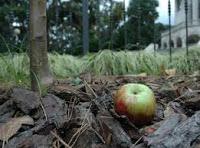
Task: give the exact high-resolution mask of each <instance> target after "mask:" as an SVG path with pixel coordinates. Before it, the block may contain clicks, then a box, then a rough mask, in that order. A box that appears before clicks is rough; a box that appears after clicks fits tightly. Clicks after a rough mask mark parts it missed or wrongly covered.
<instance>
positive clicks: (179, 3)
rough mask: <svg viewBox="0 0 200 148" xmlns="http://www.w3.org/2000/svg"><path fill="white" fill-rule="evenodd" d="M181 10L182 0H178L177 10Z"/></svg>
mask: <svg viewBox="0 0 200 148" xmlns="http://www.w3.org/2000/svg"><path fill="white" fill-rule="evenodd" d="M180 10H181V0H176V11H177V12H178V11H180Z"/></svg>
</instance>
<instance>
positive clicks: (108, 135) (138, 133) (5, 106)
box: [0, 69, 200, 148]
mask: <svg viewBox="0 0 200 148" xmlns="http://www.w3.org/2000/svg"><path fill="white" fill-rule="evenodd" d="M77 79H78V80H79V82H78V83H74V81H75V80H77ZM126 83H142V84H145V85H148V86H149V87H151V88H152V90H153V91H154V93H155V96H156V102H157V109H156V116H155V118H154V120H153V121H152V123H151V124H149V125H146V126H141V127H137V126H135V125H134V124H132V123H131V122H130V121H129V120H128V118H127V117H125V116H119V115H118V114H117V113H116V112H115V111H114V109H113V100H112V96H113V93H114V92H115V91H116V90H117V89H118V88H119V87H120V86H122V85H123V84H126ZM0 92H2V94H0V96H1V97H0V98H2V99H1V100H0V109H1V114H0V140H2V142H0V146H1V147H2V146H4V147H8V148H20V147H44V148H48V147H53V148H62V147H68V148H72V147H73V148H80V147H81V148H108V147H109V148H129V147H131V148H133V147H134V148H139V147H140V148H141V147H142V148H145V147H152V148H165V147H167V148H168V147H169V148H173V147H174V148H177V147H178V148H179V147H180V148H188V147H191V148H198V147H199V146H200V75H198V74H195V75H190V76H179V75H178V74H176V70H175V69H169V70H166V71H165V75H164V76H159V77H158V76H157V77H156V76H147V75H146V74H145V75H144V74H141V75H138V76H137V75H126V76H94V75H91V74H88V73H87V74H82V75H81V76H80V77H77V78H75V79H72V78H69V79H63V80H57V81H56V83H55V84H54V85H53V86H52V87H51V88H49V90H48V94H47V95H46V96H43V97H41V101H42V103H43V105H44V110H45V112H46V114H47V117H48V120H47V121H46V120H45V116H44V113H43V110H42V108H41V106H40V105H39V103H38V98H39V97H38V94H36V93H35V92H32V91H29V90H26V89H23V88H12V89H11V90H9V91H6V90H3V88H1V91H0ZM5 92H6V93H5ZM27 97H28V98H27ZM26 98H27V99H26ZM34 100H35V101H34ZM33 123H34V124H33ZM25 124H28V125H25ZM3 141H6V144H5V142H3Z"/></svg>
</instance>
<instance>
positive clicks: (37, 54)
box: [30, 0, 53, 91]
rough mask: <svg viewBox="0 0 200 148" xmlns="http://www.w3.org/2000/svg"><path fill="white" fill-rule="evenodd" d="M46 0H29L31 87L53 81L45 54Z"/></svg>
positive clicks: (34, 88) (35, 88)
mask: <svg viewBox="0 0 200 148" xmlns="http://www.w3.org/2000/svg"><path fill="white" fill-rule="evenodd" d="M46 25H47V15H46V0H30V76H31V89H32V90H33V91H39V86H40V85H41V86H47V85H50V84H51V83H52V82H53V78H52V76H51V74H50V70H49V65H48V55H47V27H46Z"/></svg>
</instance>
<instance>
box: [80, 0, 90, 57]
mask: <svg viewBox="0 0 200 148" xmlns="http://www.w3.org/2000/svg"><path fill="white" fill-rule="evenodd" d="M82 4H83V5H82V6H83V13H82V15H83V21H82V22H83V52H84V54H87V53H88V51H89V16H88V0H82Z"/></svg>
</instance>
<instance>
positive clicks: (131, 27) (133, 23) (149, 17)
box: [127, 0, 158, 46]
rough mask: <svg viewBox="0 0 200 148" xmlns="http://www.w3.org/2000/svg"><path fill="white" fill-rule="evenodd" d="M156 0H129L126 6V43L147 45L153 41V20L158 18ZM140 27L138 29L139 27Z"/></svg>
mask: <svg viewBox="0 0 200 148" xmlns="http://www.w3.org/2000/svg"><path fill="white" fill-rule="evenodd" d="M156 7H158V1H157V0H131V1H130V4H129V7H128V12H127V14H128V22H127V30H128V32H129V33H128V43H129V44H137V43H138V42H141V43H140V44H141V45H143V46H147V45H148V44H149V43H153V38H154V35H153V32H154V20H156V19H157V18H158V12H157V11H156ZM139 28H140V29H139Z"/></svg>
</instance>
